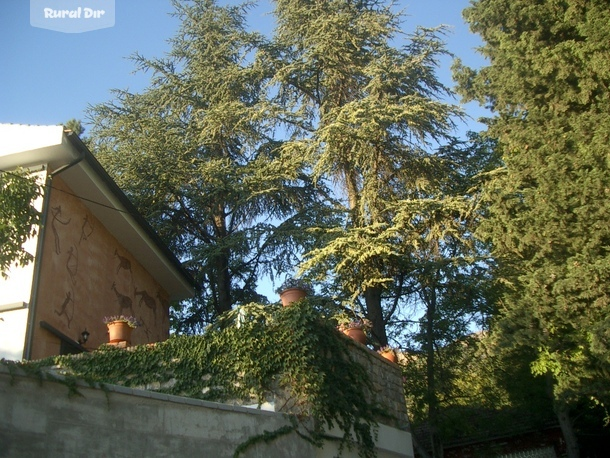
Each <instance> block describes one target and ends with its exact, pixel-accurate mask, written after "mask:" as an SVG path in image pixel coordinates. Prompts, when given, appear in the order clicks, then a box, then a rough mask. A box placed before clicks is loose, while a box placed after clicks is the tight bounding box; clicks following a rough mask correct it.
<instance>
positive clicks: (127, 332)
mask: <svg viewBox="0 0 610 458" xmlns="http://www.w3.org/2000/svg"><path fill="white" fill-rule="evenodd" d="M103 321H104V323H105V324H106V326H107V327H108V341H109V342H110V343H111V344H117V343H119V342H127V345H129V343H130V339H131V331H132V330H133V329H134V328H137V327H138V326H139V325H140V323H139V322H138V320H137V319H136V318H135V317H133V316H125V315H112V316H107V317H104V320H103Z"/></svg>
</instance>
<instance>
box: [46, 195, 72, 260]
mask: <svg viewBox="0 0 610 458" xmlns="http://www.w3.org/2000/svg"><path fill="white" fill-rule="evenodd" d="M51 215H52V216H53V219H52V221H51V228H52V229H53V237H54V238H55V253H56V254H60V253H61V244H60V239H59V230H58V227H57V225H58V224H62V225H64V226H67V225H68V224H70V221H72V218H70V219H68V220H67V221H66V220H64V219H63V218H62V217H61V205H58V206H57V207H52V208H51Z"/></svg>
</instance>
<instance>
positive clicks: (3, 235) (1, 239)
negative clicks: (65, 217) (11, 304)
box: [0, 170, 42, 277]
mask: <svg viewBox="0 0 610 458" xmlns="http://www.w3.org/2000/svg"><path fill="white" fill-rule="evenodd" d="M41 194H42V188H41V186H40V185H39V184H38V183H37V181H36V177H35V176H31V174H29V173H28V172H27V171H24V170H15V171H11V172H5V171H0V246H2V251H1V252H0V272H2V276H3V277H6V275H7V271H8V269H9V268H10V267H11V265H15V266H24V265H27V264H28V263H29V262H31V261H32V260H33V259H34V257H33V255H32V254H31V253H28V252H27V251H25V250H24V249H23V244H24V243H25V242H26V240H27V239H28V238H29V237H31V236H33V235H35V234H36V226H37V225H38V223H39V222H40V212H38V211H37V210H36V208H34V200H35V199H36V198H37V197H39V196H40V195H41Z"/></svg>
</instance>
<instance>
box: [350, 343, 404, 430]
mask: <svg viewBox="0 0 610 458" xmlns="http://www.w3.org/2000/svg"><path fill="white" fill-rule="evenodd" d="M350 342H352V343H353V351H352V355H353V356H354V358H355V360H356V361H358V362H359V363H360V364H362V365H363V366H364V367H368V368H369V375H370V377H371V380H372V382H373V386H374V389H375V392H376V395H375V397H376V401H377V402H379V403H381V404H382V405H383V406H384V407H385V408H386V410H387V412H388V414H389V415H391V416H392V417H394V418H395V420H394V422H391V421H390V423H388V420H387V419H385V418H384V419H379V422H380V423H384V424H388V425H389V426H393V427H395V428H398V429H402V430H404V431H410V430H411V428H410V425H409V418H408V415H407V406H406V404H405V397H404V387H403V383H402V371H401V369H400V366H398V364H394V363H391V362H390V361H388V360H387V359H385V358H384V357H382V356H381V355H379V354H378V353H377V352H374V351H372V350H370V349H369V348H368V347H366V346H364V345H361V344H359V343H357V342H354V341H353V340H351V339H350Z"/></svg>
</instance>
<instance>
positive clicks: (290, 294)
mask: <svg viewBox="0 0 610 458" xmlns="http://www.w3.org/2000/svg"><path fill="white" fill-rule="evenodd" d="M306 296H307V291H305V290H304V289H302V288H288V289H285V290H284V291H282V292H281V293H280V300H281V301H282V305H283V306H284V307H287V306H288V305H290V304H292V303H293V302H296V301H300V300H301V299H303V298H305V297H306Z"/></svg>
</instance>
